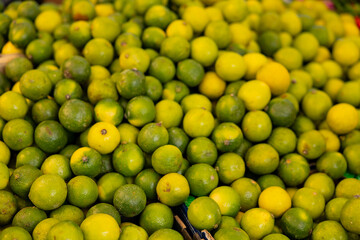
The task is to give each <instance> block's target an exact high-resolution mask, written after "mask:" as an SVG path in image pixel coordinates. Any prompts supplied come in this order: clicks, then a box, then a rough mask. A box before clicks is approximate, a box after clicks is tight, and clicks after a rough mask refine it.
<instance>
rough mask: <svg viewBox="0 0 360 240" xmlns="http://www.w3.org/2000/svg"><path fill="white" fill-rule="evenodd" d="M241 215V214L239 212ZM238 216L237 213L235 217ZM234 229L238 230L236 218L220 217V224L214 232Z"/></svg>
mask: <svg viewBox="0 0 360 240" xmlns="http://www.w3.org/2000/svg"><path fill="white" fill-rule="evenodd" d="M241 214H243V212H241ZM238 215H240V214H239V212H238V213H237V214H236V216H238ZM234 228H238V229H239V228H240V224H239V223H238V221H237V219H236V217H235V218H234V217H229V216H221V223H220V225H219V227H218V228H217V229H216V232H218V231H220V230H221V229H228V230H230V229H234Z"/></svg>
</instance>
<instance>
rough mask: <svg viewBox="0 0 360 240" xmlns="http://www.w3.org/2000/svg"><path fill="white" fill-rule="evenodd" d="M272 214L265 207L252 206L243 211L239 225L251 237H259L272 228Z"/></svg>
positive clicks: (269, 231) (268, 232)
mask: <svg viewBox="0 0 360 240" xmlns="http://www.w3.org/2000/svg"><path fill="white" fill-rule="evenodd" d="M274 222H275V220H274V216H273V215H272V214H271V213H270V212H268V211H267V210H265V209H262V208H253V209H250V210H248V211H246V212H245V214H244V215H243V216H242V218H241V222H240V226H241V228H242V229H244V231H245V232H246V233H247V234H248V235H249V237H250V238H251V239H261V238H262V237H264V236H266V235H268V234H270V233H271V231H272V230H273V228H274Z"/></svg>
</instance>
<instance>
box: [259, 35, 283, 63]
mask: <svg viewBox="0 0 360 240" xmlns="http://www.w3.org/2000/svg"><path fill="white" fill-rule="evenodd" d="M258 41H259V45H260V48H261V51H262V52H263V53H264V54H265V55H266V56H268V57H270V56H272V55H273V54H274V53H275V52H276V51H278V50H279V49H280V47H281V42H280V36H279V35H278V33H276V32H274V31H266V32H263V33H262V34H261V35H260V36H259V40H258Z"/></svg>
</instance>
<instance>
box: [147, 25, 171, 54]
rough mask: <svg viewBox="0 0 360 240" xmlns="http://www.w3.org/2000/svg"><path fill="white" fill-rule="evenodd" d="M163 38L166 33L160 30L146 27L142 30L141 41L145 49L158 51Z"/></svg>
mask: <svg viewBox="0 0 360 240" xmlns="http://www.w3.org/2000/svg"><path fill="white" fill-rule="evenodd" d="M165 38H166V33H165V31H164V30H162V29H161V28H159V27H148V28H146V29H144V32H143V35H142V38H141V40H142V42H143V43H144V46H145V47H146V48H152V49H159V48H160V46H161V43H162V41H164V39H165Z"/></svg>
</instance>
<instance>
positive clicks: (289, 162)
mask: <svg viewBox="0 0 360 240" xmlns="http://www.w3.org/2000/svg"><path fill="white" fill-rule="evenodd" d="M309 174H310V166H309V163H308V162H307V161H306V159H305V158H304V157H303V156H301V155H299V154H297V153H290V154H287V155H285V156H284V157H283V158H282V159H281V160H280V163H279V167H278V175H279V177H280V178H281V179H282V180H283V181H284V183H285V184H286V185H287V186H290V187H295V186H298V185H300V184H302V183H303V182H304V181H305V180H306V179H307V177H308V176H309Z"/></svg>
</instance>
